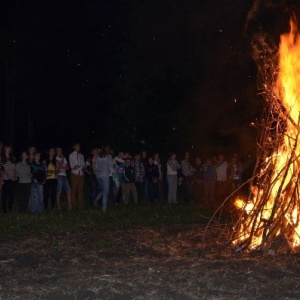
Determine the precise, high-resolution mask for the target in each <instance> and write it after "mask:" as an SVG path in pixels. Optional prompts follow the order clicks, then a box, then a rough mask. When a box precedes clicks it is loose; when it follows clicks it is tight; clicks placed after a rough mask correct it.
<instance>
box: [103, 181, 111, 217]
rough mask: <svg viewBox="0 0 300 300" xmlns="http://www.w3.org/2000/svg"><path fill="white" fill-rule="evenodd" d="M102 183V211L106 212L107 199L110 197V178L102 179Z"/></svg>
mask: <svg viewBox="0 0 300 300" xmlns="http://www.w3.org/2000/svg"><path fill="white" fill-rule="evenodd" d="M102 182H103V197H102V209H103V212H106V209H107V199H108V196H109V178H108V177H104V178H102Z"/></svg>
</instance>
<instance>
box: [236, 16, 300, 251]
mask: <svg viewBox="0 0 300 300" xmlns="http://www.w3.org/2000/svg"><path fill="white" fill-rule="evenodd" d="M278 57H279V60H278V76H277V79H276V82H275V84H274V86H273V87H272V90H273V94H274V101H278V100H277V99H279V100H280V101H281V102H282V106H283V107H284V112H285V114H286V116H285V118H286V129H285V134H284V138H283V142H282V145H281V146H280V147H279V149H276V150H275V153H273V154H272V155H270V156H269V157H268V158H267V159H266V161H265V165H264V166H265V169H266V168H267V167H268V166H270V165H272V166H274V168H273V169H272V170H273V171H272V174H271V175H270V182H272V185H271V188H270V189H271V190H268V191H266V190H267V189H264V188H258V187H256V186H252V187H251V197H250V201H248V202H245V201H243V200H242V199H240V198H238V199H236V200H235V202H234V205H235V206H236V208H237V209H240V210H241V211H243V213H244V215H245V216H246V217H244V219H243V223H242V224H241V225H240V226H238V227H237V228H234V229H235V230H237V231H238V232H237V234H236V236H237V238H236V239H235V240H234V241H233V244H234V245H241V244H242V243H244V242H245V241H247V240H248V239H249V237H250V234H251V232H252V233H253V228H255V233H254V235H252V236H251V242H250V245H249V249H255V248H257V247H259V245H260V243H261V242H262V240H263V234H264V233H263V232H267V228H268V226H271V225H272V224H275V223H276V220H278V219H279V218H280V220H283V221H282V223H283V224H284V226H282V225H281V226H277V227H275V226H274V228H273V231H272V235H273V236H278V235H281V236H284V237H285V238H286V240H287V242H288V243H289V245H290V246H291V247H292V248H293V249H296V248H297V247H298V248H300V217H299V211H300V195H298V198H297V199H298V200H297V201H293V203H291V202H290V199H292V195H291V193H290V192H289V191H291V190H297V185H298V184H299V182H298V176H299V173H300V159H299V157H300V141H299V142H298V143H297V144H296V143H295V142H294V141H297V137H298V135H299V134H300V128H299V126H298V124H299V115H300V99H299V96H300V36H299V33H298V31H297V22H296V18H295V17H294V16H293V17H292V18H291V20H290V32H289V33H286V34H282V35H281V38H280V45H279V49H278ZM293 143H294V144H296V145H294V144H293ZM298 144H299V145H298ZM293 157H295V159H293ZM288 161H290V162H291V163H290V164H289V165H287V162H288ZM283 169H284V170H285V172H282V170H283ZM264 171H265V170H264V169H262V170H261V171H260V172H261V173H263V172H264ZM291 187H292V188H291ZM265 193H268V198H267V201H266V203H264V207H263V210H258V203H261V202H260V200H261V199H262V197H263V196H264V195H265ZM299 194H300V191H299ZM279 205H282V206H284V208H283V209H281V210H276V207H277V206H279ZM270 224H271V225H270Z"/></svg>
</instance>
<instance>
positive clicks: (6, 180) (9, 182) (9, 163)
mask: <svg viewBox="0 0 300 300" xmlns="http://www.w3.org/2000/svg"><path fill="white" fill-rule="evenodd" d="M4 150H5V155H4V164H3V168H4V176H3V187H2V189H3V194H2V208H3V212H4V213H7V202H8V211H9V212H12V207H13V201H14V196H15V183H16V180H17V173H16V158H15V157H14V155H13V151H12V148H11V147H10V146H5V147H4Z"/></svg>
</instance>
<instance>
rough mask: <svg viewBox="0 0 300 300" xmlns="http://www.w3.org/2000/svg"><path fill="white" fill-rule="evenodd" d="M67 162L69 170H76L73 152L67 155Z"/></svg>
mask: <svg viewBox="0 0 300 300" xmlns="http://www.w3.org/2000/svg"><path fill="white" fill-rule="evenodd" d="M69 162H70V168H71V170H77V169H78V168H79V166H78V165H77V160H76V159H75V157H74V152H72V153H71V154H70V155H69Z"/></svg>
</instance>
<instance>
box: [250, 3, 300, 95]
mask: <svg viewBox="0 0 300 300" xmlns="http://www.w3.org/2000/svg"><path fill="white" fill-rule="evenodd" d="M296 2H298V3H296ZM298 10H299V1H295V0H292V1H291V0H254V1H253V4H252V7H251V9H250V10H249V12H248V14H247V17H246V22H245V33H246V35H247V36H248V37H249V39H250V44H251V46H252V57H253V59H254V61H255V62H256V65H257V68H258V77H257V84H258V89H259V90H261V89H263V85H264V83H265V79H266V78H271V77H272V76H274V71H275V67H274V65H271V64H273V63H275V65H276V61H277V57H276V56H277V52H278V51H277V50H278V45H279V39H280V35H281V34H282V33H283V32H288V31H289V20H290V18H291V16H292V15H293V14H297V11H298ZM266 65H267V66H266Z"/></svg>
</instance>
